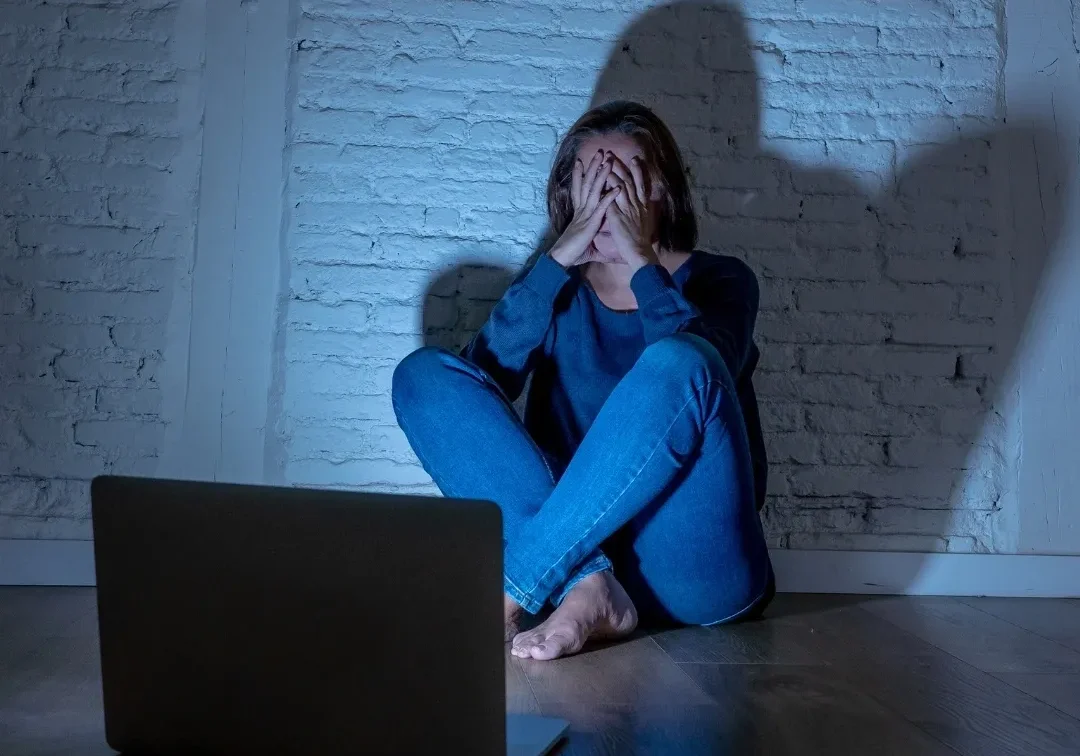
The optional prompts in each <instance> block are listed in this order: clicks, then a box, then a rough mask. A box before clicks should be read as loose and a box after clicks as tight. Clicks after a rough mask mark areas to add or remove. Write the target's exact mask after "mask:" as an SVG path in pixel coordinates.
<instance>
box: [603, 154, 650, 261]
mask: <svg viewBox="0 0 1080 756" xmlns="http://www.w3.org/2000/svg"><path fill="white" fill-rule="evenodd" d="M609 181H610V182H611V183H613V184H615V188H620V187H621V188H622V191H621V192H619V194H618V196H617V197H616V199H615V203H614V204H612V205H609V207H608V211H607V218H608V228H609V229H610V230H611V238H612V240H613V241H614V242H615V251H616V252H618V254H619V257H620V258H621V259H622V261H623V262H624V263H626V264H627V265H629V266H630V267H631V268H632V269H633V270H634V272H637V271H638V270H639V269H640V268H643V267H644V266H646V265H650V264H653V263H658V262H659V259H658V258H657V255H656V251H655V250H654V249H653V245H652V239H651V235H652V228H653V218H652V217H651V216H650V213H651V212H652V208H651V206H650V204H649V201H648V195H647V194H646V188H645V181H644V176H643V175H642V172H641V158H639V157H637V156H635V157H634V158H633V159H631V161H630V165H629V166H627V165H625V164H624V163H623V162H622V161H621V160H619V159H618V158H617V157H614V162H613V163H612V171H611V177H610V179H609Z"/></svg>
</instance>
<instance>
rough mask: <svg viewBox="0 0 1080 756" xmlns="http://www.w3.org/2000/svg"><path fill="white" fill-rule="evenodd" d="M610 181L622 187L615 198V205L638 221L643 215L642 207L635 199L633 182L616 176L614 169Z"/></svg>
mask: <svg viewBox="0 0 1080 756" xmlns="http://www.w3.org/2000/svg"><path fill="white" fill-rule="evenodd" d="M608 181H609V182H610V183H612V184H614V185H615V186H619V187H622V191H621V192H619V196H618V197H616V198H615V206H616V207H618V208H619V210H621V211H622V212H623V214H624V215H626V216H627V217H629V218H631V219H633V220H634V221H637V219H638V218H639V217H640V215H641V208H640V207H639V206H638V205H637V203H636V200H635V199H634V188H633V183H632V182H630V181H625V180H624V179H622V178H620V177H619V176H616V175H615V173H614V171H613V172H612V174H611V177H610V178H609V179H608Z"/></svg>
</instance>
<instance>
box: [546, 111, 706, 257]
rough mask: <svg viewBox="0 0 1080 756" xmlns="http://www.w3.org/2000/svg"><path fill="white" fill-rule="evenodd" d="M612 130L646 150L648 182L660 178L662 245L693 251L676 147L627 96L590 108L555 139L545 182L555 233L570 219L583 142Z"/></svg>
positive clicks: (690, 210) (693, 227)
mask: <svg viewBox="0 0 1080 756" xmlns="http://www.w3.org/2000/svg"><path fill="white" fill-rule="evenodd" d="M611 133H618V134H625V135H627V136H629V137H632V138H633V139H634V140H635V141H637V143H638V144H639V145H640V146H641V149H642V151H643V152H644V153H645V155H644V157H645V166H646V171H645V173H646V174H647V175H648V176H649V181H650V182H652V181H659V182H660V186H661V187H662V188H663V190H664V196H663V200H662V210H661V217H660V218H659V222H658V224H657V226H658V227H657V231H658V233H659V237H660V239H659V241H660V246H661V247H662V248H664V249H670V250H679V251H686V252H688V251H690V250H692V249H694V247H695V246H696V245H697V236H698V230H697V217H696V216H695V215H694V202H693V199H692V198H691V196H690V185H689V184H688V183H687V181H686V169H685V167H684V165H683V160H682V155H681V154H680V153H679V147H678V145H677V144H675V138H674V137H673V136H672V135H671V132H670V131H669V130H668V127H667V126H665V125H664V122H663V121H661V120H660V118H659V117H658V116H657V115H656V113H654V112H652V110H650V109H649V108H647V107H645V106H644V105H641V104H639V103H636V102H631V101H629V100H614V101H612V102H608V103H605V104H603V105H597V106H596V107H594V108H591V109H589V110H588V111H586V112H585V114H584V115H582V116H581V117H580V118H578V119H577V121H576V122H575V123H574V125H573V126H571V127H570V130H569V131H567V132H566V136H564V137H563V139H562V142H560V143H559V148H558V150H557V151H556V153H555V162H554V164H553V165H552V166H551V175H550V176H549V177H548V186H547V205H548V217H549V219H550V221H551V228H552V231H553V232H554V234H555V237H556V238H558V236H560V235H561V234H562V233H563V231H565V230H566V227H567V226H569V225H570V221H571V220H573V218H574V202H573V199H572V198H571V197H570V182H571V171H572V170H573V166H574V160H575V159H576V158H577V152H578V149H579V148H580V147H581V143H582V142H584V141H585V140H587V139H589V138H591V137H594V136H601V135H604V134H611Z"/></svg>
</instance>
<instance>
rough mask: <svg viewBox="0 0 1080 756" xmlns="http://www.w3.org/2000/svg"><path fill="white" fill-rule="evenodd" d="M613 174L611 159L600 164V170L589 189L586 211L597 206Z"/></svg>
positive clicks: (586, 198)
mask: <svg viewBox="0 0 1080 756" xmlns="http://www.w3.org/2000/svg"><path fill="white" fill-rule="evenodd" d="M610 175H611V161H610V160H604V162H603V163H602V164H601V166H600V171H599V172H598V173H597V174H596V176H595V177H594V178H593V181H592V185H591V186H590V188H589V190H588V194H587V195H586V197H585V205H584V207H585V212H587V213H589V212H592V209H593V208H594V207H596V203H597V202H599V201H600V196H601V194H602V193H603V191H604V185H605V184H606V183H607V180H608V176H610Z"/></svg>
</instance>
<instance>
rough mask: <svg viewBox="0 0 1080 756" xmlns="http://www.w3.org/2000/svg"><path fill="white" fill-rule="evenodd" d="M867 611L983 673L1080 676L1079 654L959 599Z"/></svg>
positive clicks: (904, 601) (881, 605)
mask: <svg viewBox="0 0 1080 756" xmlns="http://www.w3.org/2000/svg"><path fill="white" fill-rule="evenodd" d="M865 606H866V610H867V611H869V612H872V613H873V614H875V615H877V616H878V617H882V618H883V619H886V620H888V621H889V622H891V623H892V624H894V625H896V626H897V627H900V628H903V629H904V630H906V631H907V632H909V633H911V634H913V635H915V636H918V637H919V638H922V639H923V640H925V641H926V642H928V643H931V644H933V645H934V646H936V647H937V648H940V649H941V650H943V651H947V652H948V653H950V654H952V655H953V656H955V657H956V658H958V659H963V660H964V661H966V662H967V663H968V664H971V665H972V666H974V667H977V668H978V669H981V670H983V671H984V672H990V673H997V672H1017V673H1039V672H1080V651H1074V650H1073V649H1071V648H1068V647H1067V646H1063V645H1061V644H1060V643H1057V642H1055V641H1052V640H1047V639H1046V638H1044V637H1042V636H1041V635H1036V634H1035V633H1033V632H1031V631H1029V630H1025V629H1024V628H1022V627H1018V626H1017V625H1014V624H1013V623H1011V622H1006V621H1005V620H1003V619H1000V618H998V617H995V616H994V615H992V614H988V613H987V612H984V611H981V610H979V609H977V608H975V607H973V606H970V605H968V604H966V603H963V602H961V601H956V600H955V599H949V598H915V597H898V598H889V599H883V600H880V601H875V602H873V603H869V604H866V605H865Z"/></svg>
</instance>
